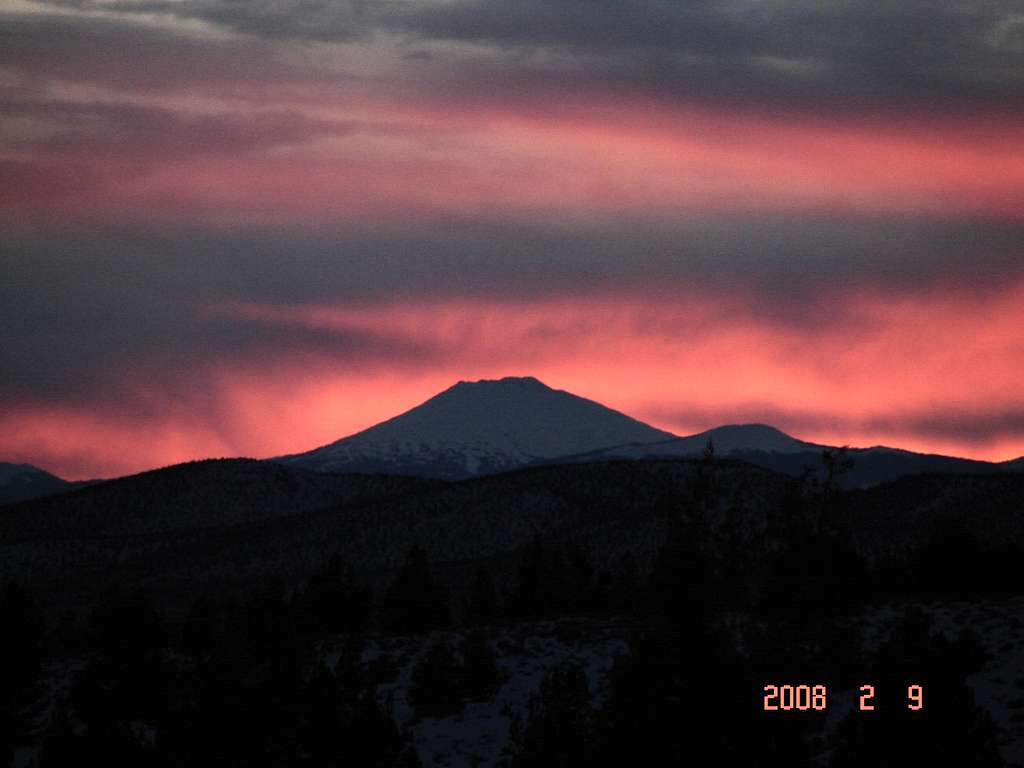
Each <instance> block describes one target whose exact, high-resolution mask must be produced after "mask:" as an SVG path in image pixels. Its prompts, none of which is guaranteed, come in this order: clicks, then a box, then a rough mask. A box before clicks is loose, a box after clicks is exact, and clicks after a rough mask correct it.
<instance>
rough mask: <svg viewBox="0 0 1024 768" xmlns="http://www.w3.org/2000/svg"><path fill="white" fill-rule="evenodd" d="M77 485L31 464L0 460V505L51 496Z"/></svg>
mask: <svg viewBox="0 0 1024 768" xmlns="http://www.w3.org/2000/svg"><path fill="white" fill-rule="evenodd" d="M77 485H78V484H76V483H69V482H68V481H67V480H62V479H61V478H59V477H57V476H56V475H51V474H50V473H49V472H46V471H45V470H42V469H39V467H33V466H32V465H31V464H9V463H7V462H3V461H0V505H2V504H12V503H14V502H16V501H23V500H25V499H36V498H39V497H41V496H50V495H52V494H54V493H61V492H63V491H67V490H71V489H72V488H75V487H77Z"/></svg>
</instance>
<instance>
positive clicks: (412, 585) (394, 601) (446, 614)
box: [381, 547, 451, 633]
mask: <svg viewBox="0 0 1024 768" xmlns="http://www.w3.org/2000/svg"><path fill="white" fill-rule="evenodd" d="M450 623H451V613H450V610H449V605H448V590H447V589H446V588H445V586H444V585H443V584H441V583H440V582H438V581H437V580H436V579H435V578H434V574H433V573H432V571H431V569H430V561H429V560H428V558H427V553H426V551H425V550H424V549H422V548H421V547H413V548H412V549H411V550H410V551H409V553H408V554H407V555H406V558H405V563H404V564H403V566H402V569H401V570H400V571H399V573H398V575H397V576H396V577H395V580H394V581H393V582H392V583H391V585H390V586H389V587H388V590H387V592H386V593H385V595H384V600H383V604H382V605H381V625H382V626H383V627H384V629H386V630H388V631H391V632H402V633H415V632H422V631H425V630H431V629H439V628H442V627H447V626H448V625H449V624H450Z"/></svg>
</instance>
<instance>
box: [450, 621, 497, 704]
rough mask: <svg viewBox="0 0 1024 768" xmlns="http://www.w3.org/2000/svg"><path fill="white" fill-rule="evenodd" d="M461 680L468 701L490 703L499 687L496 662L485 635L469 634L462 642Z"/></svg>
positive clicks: (479, 632) (480, 633)
mask: <svg viewBox="0 0 1024 768" xmlns="http://www.w3.org/2000/svg"><path fill="white" fill-rule="evenodd" d="M460 651H461V653H462V667H463V669H462V680H463V683H464V685H465V691H466V696H467V697H468V698H469V699H470V701H490V700H491V699H492V698H493V697H494V694H495V693H497V692H498V688H499V687H500V686H501V675H500V674H499V673H498V660H497V658H496V657H495V655H494V650H493V649H492V648H491V644H490V643H489V642H488V641H487V635H485V634H484V633H483V632H482V631H480V630H476V631H474V632H470V633H469V634H468V635H467V636H466V638H465V639H464V640H463V641H462V645H461V647H460Z"/></svg>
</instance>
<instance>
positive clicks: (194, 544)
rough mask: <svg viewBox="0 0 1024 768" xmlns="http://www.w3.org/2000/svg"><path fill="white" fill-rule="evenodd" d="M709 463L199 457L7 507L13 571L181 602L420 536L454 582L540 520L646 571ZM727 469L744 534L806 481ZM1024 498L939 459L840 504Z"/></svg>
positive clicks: (8, 560) (863, 506)
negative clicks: (417, 465) (364, 468)
mask: <svg viewBox="0 0 1024 768" xmlns="http://www.w3.org/2000/svg"><path fill="white" fill-rule="evenodd" d="M702 466H704V465H703V464H702V462H700V461H692V460H679V459H675V460H628V461H623V460H618V461H600V462H589V463H568V464H558V465H546V466H535V467H528V468H525V469H521V470H517V471H514V472H509V473H505V474H499V475H490V476H484V477H478V478H470V479H465V480H461V481H457V482H448V481H439V480H429V479H420V478H409V477H389V476H373V475H331V474H318V473H313V472H308V471H304V470H296V469H293V468H288V467H282V466H279V465H273V464H268V463H264V462H257V461H251V460H218V461H205V462H194V463H190V464H183V465H178V466H175V467H169V468H166V469H162V470H156V471H154V472H147V473H143V474H141V475H135V476H132V477H128V478H122V479H120V480H116V481H110V482H106V483H102V484H99V485H96V486H93V487H89V488H85V489H82V490H79V491H75V492H72V493H67V494H62V495H59V496H54V497H50V498H46V499H38V500H34V501H28V502H23V503H20V504H16V505H12V506H10V507H6V508H4V509H2V510H0V579H2V578H4V577H9V576H17V577H19V578H26V579H31V580H32V582H33V583H35V584H38V585H39V588H40V590H41V591H43V592H45V593H46V594H48V595H49V596H50V598H51V599H52V601H53V606H54V607H60V606H62V605H65V604H80V603H81V602H82V601H88V600H89V599H92V598H94V597H95V596H96V594H98V593H99V592H101V591H102V590H104V589H106V588H108V587H110V586H111V585H114V584H118V583H134V584H140V585H145V586H147V587H149V588H151V589H153V590H156V591H158V592H159V593H161V594H163V595H166V596H169V597H168V599H169V600H170V601H171V602H172V603H173V602H175V601H177V603H176V604H177V605H179V606H182V605H186V604H188V603H189V602H191V601H192V600H194V599H195V597H196V595H197V594H202V593H203V592H204V591H205V590H222V589H225V588H228V589H230V588H233V587H239V588H247V586H251V585H253V584H255V583H259V582H260V581H264V580H266V579H269V578H280V579H283V580H284V581H285V583H287V584H293V585H294V584H297V583H298V582H299V581H300V580H301V579H303V578H305V577H306V576H307V575H308V574H309V572H310V571H311V569H312V568H314V567H316V566H317V565H318V564H319V563H321V562H323V560H325V559H326V558H327V557H328V556H330V555H331V554H333V553H339V554H341V555H342V556H343V557H344V558H345V559H346V560H347V561H349V562H351V563H352V564H354V565H355V566H356V568H357V569H358V571H359V573H360V574H362V576H363V577H365V578H367V579H369V580H370V581H371V583H373V584H374V585H375V587H376V588H378V589H379V588H381V587H382V585H383V584H384V583H385V582H386V580H387V579H388V578H390V574H392V573H393V572H394V569H395V568H396V567H397V566H398V564H399V563H400V562H401V560H402V558H403V556H404V553H405V552H406V551H407V550H408V549H409V547H411V546H413V545H420V546H422V547H424V548H425V549H426V550H427V551H428V552H429V554H430V557H431V559H432V560H433V561H434V562H435V563H436V564H437V567H438V569H439V571H440V572H442V573H449V574H455V577H453V579H454V581H455V582H458V581H460V580H461V581H465V576H466V573H467V572H468V571H469V570H470V569H472V568H473V567H475V566H476V565H477V564H481V563H486V564H488V565H489V566H490V567H492V569H493V570H494V572H495V573H496V574H497V575H499V576H500V574H502V573H504V574H505V575H506V577H507V576H508V574H510V573H512V572H513V570H514V563H515V557H516V553H517V551H518V549H519V548H520V547H522V546H523V545H525V544H526V543H528V542H531V541H532V540H533V539H534V537H536V536H538V535H539V536H542V537H543V538H544V539H545V540H546V541H575V542H578V543H581V544H584V545H585V546H586V547H587V548H588V549H589V550H590V551H591V552H592V553H593V555H594V558H595V565H596V566H597V567H599V568H600V567H613V566H615V565H616V564H617V563H619V562H620V560H621V558H622V557H623V556H624V555H625V554H627V553H629V554H632V555H633V557H634V558H635V560H636V562H637V564H638V566H639V567H640V568H641V569H645V568H647V567H649V566H650V564H651V562H652V559H653V556H654V553H655V552H656V549H657V547H658V546H659V544H660V543H661V541H662V540H663V537H664V532H665V524H666V520H667V519H668V518H669V517H670V516H672V515H676V514H678V513H679V512H680V511H682V510H685V509H686V508H687V504H688V501H687V500H688V499H689V498H691V494H692V492H693V488H694V482H695V478H696V477H697V475H698V472H701V471H703V470H701V469H700V468H701V467H702ZM714 467H715V469H714V472H715V477H716V480H715V491H714V493H715V502H714V509H713V511H712V515H711V519H712V521H713V522H714V521H717V522H721V521H723V520H727V519H729V520H732V522H733V524H734V525H735V526H736V530H737V531H739V533H740V534H741V535H744V536H751V535H755V534H756V532H757V531H759V530H763V529H764V527H765V525H766V521H767V520H768V518H769V516H770V515H772V514H773V513H775V512H776V511H777V510H779V509H780V508H782V506H781V505H782V504H783V503H784V499H785V497H786V494H787V493H790V492H791V490H792V487H793V480H792V478H790V477H787V476H786V475H785V474H781V473H778V472H774V471H771V470H768V469H765V468H762V467H757V466H753V465H750V464H746V463H744V462H741V461H737V460H732V459H718V460H716V461H715V462H714ZM1022 499H1024V474H1020V473H1001V474H993V475H989V476H985V475H974V476H970V475H968V476H964V475H952V474H931V475H919V476H915V477H905V478H901V479H899V480H897V481H894V482H890V483H885V484H882V485H877V486H875V487H873V488H870V489H867V490H863V491H856V492H855V493H854V495H851V496H850V497H849V499H848V500H849V504H848V505H847V507H846V508H845V509H844V510H843V511H842V513H841V514H842V517H843V519H844V520H846V521H847V522H848V523H849V525H850V528H851V530H852V531H853V533H854V537H855V539H856V540H857V541H858V543H859V544H860V545H861V546H863V547H864V548H865V549H866V551H868V552H872V551H883V550H886V549H891V548H893V547H896V548H902V547H904V546H912V545H914V544H915V543H920V542H921V541H922V540H923V538H926V537H927V536H928V535H929V531H930V530H932V528H933V527H934V524H935V522H936V521H941V520H947V519H955V520H961V521H963V523H964V525H965V526H967V527H969V528H971V529H972V530H975V531H976V534H977V535H978V536H979V537H988V538H991V537H993V536H997V537H1000V538H1001V539H1002V538H1005V539H1006V540H1007V541H1012V540H1018V539H1020V538H1021V537H1024V517H1022V516H1021V512H1022V511H1024V508H1022V506H1021V505H1022Z"/></svg>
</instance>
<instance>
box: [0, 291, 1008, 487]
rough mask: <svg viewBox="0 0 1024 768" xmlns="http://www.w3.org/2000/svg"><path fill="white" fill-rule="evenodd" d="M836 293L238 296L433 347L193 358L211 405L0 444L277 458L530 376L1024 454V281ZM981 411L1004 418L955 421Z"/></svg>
mask: <svg viewBox="0 0 1024 768" xmlns="http://www.w3.org/2000/svg"><path fill="white" fill-rule="evenodd" d="M830 300H831V301H833V306H834V316H833V317H832V319H830V320H829V321H828V322H826V323H824V324H822V325H818V326H815V325H814V324H813V323H812V324H810V325H808V324H795V323H786V322H780V321H779V320H777V319H773V318H768V317H764V316H761V315H759V314H758V312H757V310H756V309H754V308H752V307H748V306H746V305H745V304H744V303H743V302H742V301H740V300H738V299H724V298H718V297H715V296H708V295H697V294H692V295H687V294H686V293H685V292H682V293H680V294H679V295H678V296H676V297H671V298H666V297H665V296H661V297H660V298H652V297H650V296H641V295H630V294H613V293H605V294H600V295H589V296H581V297H549V298H541V299H532V300H519V299H516V300H513V299H507V300H502V301H497V302H485V301H482V300H471V299H463V300H444V301H442V300H436V301H431V302H427V301H424V302H421V303H413V304H409V303H398V302H395V303H388V302H384V303H375V304H363V305H358V306H344V307H343V306H317V305H310V306H302V307H270V306H261V305H256V304H238V305H234V306H227V307H224V308H222V309H220V310H217V311H222V312H228V313H230V314H232V315H233V316H236V317H239V318H242V319H245V320H246V321H248V322H256V323H268V324H273V325H276V326H282V327H289V326H300V327H305V328H317V329H320V330H322V331H326V332H333V331H336V332H338V333H351V332H353V331H357V332H358V331H361V330H367V329H373V330H374V331H375V332H377V333H383V334H386V335H388V336H391V337H395V338H401V339H404V340H405V341H407V342H409V343H413V344H423V345H425V346H429V347H430V348H432V349H433V350H435V352H434V357H433V359H432V361H431V362H429V363H427V364H424V362H423V361H422V360H409V359H405V358H403V359H396V360H394V361H389V360H388V359H386V358H380V357H375V358H373V359H368V360H367V361H366V364H365V365H364V364H359V362H358V361H355V362H353V363H348V364H345V365H340V364H338V363H332V362H330V361H328V360H321V361H318V360H316V359H309V358H305V359H301V360H299V359H294V358H292V359H280V360H273V359H268V360H264V361H260V364H259V365H257V364H256V363H255V362H250V363H244V364H243V363H235V364H234V365H233V366H225V367H222V368H219V369H215V370H213V371H212V372H198V371H197V373H196V381H195V382H194V383H193V388H194V389H195V390H196V391H203V393H204V395H203V397H204V401H203V407H202V408H196V409H194V410H191V409H190V408H189V407H188V401H187V399H186V400H180V399H173V398H171V399H169V400H168V402H167V403H166V405H165V407H163V408H157V409H149V410H148V411H147V413H149V414H153V413H157V414H160V415H158V416H153V415H150V416H148V417H147V418H145V419H141V418H133V417H132V416H131V409H130V408H125V409H124V411H122V412H120V413H119V412H118V411H116V410H111V409H109V408H107V409H106V410H104V411H103V414H104V415H98V414H97V413H96V412H94V411H90V410H89V409H88V407H86V406H83V407H81V408H78V409H76V408H71V407H70V406H64V407H46V406H41V405H40V406H34V407H27V406H26V407H24V408H22V409H18V410H16V411H14V412H12V413H8V414H6V415H5V416H4V417H2V418H0V455H4V456H9V457H11V458H13V459H22V460H32V461H35V462H37V463H40V464H42V465H43V466H45V467H47V468H50V469H53V470H55V471H58V472H63V473H65V474H68V475H70V476H75V477H78V476H91V475H110V474H119V473H123V472H128V471H135V470H141V469H145V468H148V467H152V466H157V465H161V464H166V463H171V462H175V461H182V460H185V459H190V458H197V457H203V456H209V455H255V456H270V455H278V454H284V453H289V452H295V451H300V450H305V449H309V448H312V447H314V446H316V445H319V444H323V443H326V442H329V441H331V440H334V439H337V438H339V437H341V436H344V435H346V434H349V433H352V432H355V431H357V430H359V429H362V428H365V427H368V426H370V425H372V424H373V423H376V422H378V421H380V420H383V419H385V418H388V417H390V416H393V415H395V414H396V413H398V412H400V411H402V410H405V409H407V408H409V407H412V406H414V405H415V404H417V403H418V402H420V401H422V400H424V399H426V398H427V397H429V396H431V395H433V394H435V393H436V392H437V391H439V390H441V389H443V388H445V387H447V386H449V385H450V384H452V383H453V382H454V381H456V380H458V379H475V378H489V377H497V376H503V375H522V374H532V375H536V376H538V377H539V378H541V379H542V380H543V381H545V382H547V383H548V384H550V385H552V386H555V387H558V388H563V389H567V390H569V391H572V392H575V393H577V394H580V395H583V396H586V397H590V398H593V399H595V400H598V401H600V402H603V403H605V404H607V405H609V406H612V407H614V408H617V409H619V410H622V411H625V412H626V413H630V414H632V415H635V416H637V417H639V418H642V419H647V420H649V421H651V422H652V423H654V424H655V425H656V426H659V427H663V428H666V429H671V430H674V431H679V432H690V431H697V430H700V429H704V428H708V427H711V426H714V425H716V424H718V423H722V422H727V421H733V420H735V418H736V417H737V416H741V417H742V418H744V419H751V420H759V421H765V420H771V419H773V418H777V419H780V420H781V423H779V424H778V426H780V427H783V428H786V427H787V426H791V428H793V431H795V432H796V434H797V436H799V437H802V438H805V439H811V440H817V441H822V442H831V443H851V444H855V445H864V444H877V443H888V444H896V445H899V446H902V447H907V448H912V449H916V450H928V451H937V452H945V453H952V454H957V455H966V456H973V457H978V458H987V459H1005V458H1010V457H1014V456H1017V455H1021V454H1024V428H1021V427H1020V424H1019V423H1018V422H1017V421H1014V422H1013V423H1011V422H1010V421H1007V422H1006V429H1000V428H999V426H1000V425H999V423H998V417H997V419H996V421H995V422H993V419H992V414H996V415H998V414H999V413H1001V412H1005V413H1018V414H1019V413H1021V412H1024V397H1022V396H1021V393H1020V388H1019V373H1020V370H1021V368H1022V365H1024V339H1022V338H1021V336H1020V331H1019V329H1020V328H1021V327H1024V285H1011V286H1006V287H1005V288H1004V289H1003V290H1002V291H1001V292H999V293H998V294H994V295H990V296H987V297H978V296H965V295H958V294H956V293H952V292H949V291H938V290H936V291H934V292H932V293H929V294H923V295H920V296H917V297H905V298H894V297H892V296H887V295H883V294H879V293H874V294H868V293H865V294H860V295H856V296H847V297H845V298H844V297H842V296H836V297H834V298H833V299H830ZM144 375H145V372H140V376H144ZM158 392H159V390H157V393H158ZM151 396H153V397H157V396H158V394H152V395H151ZM167 397H171V396H167ZM178 397H181V396H178ZM185 397H186V398H187V396H185ZM751 404H753V405H751ZM754 406H756V407H754ZM758 410H760V412H761V413H762V414H763V416H762V418H758V416H757V411H758ZM800 414H804V418H797V417H798V416H799V415H800ZM807 414H811V415H812V416H813V418H808V417H807ZM921 414H924V416H921ZM943 414H948V420H949V424H950V429H948V430H945V429H943V428H942V426H943V424H942V422H943ZM972 414H978V415H979V419H980V418H982V417H984V418H987V419H988V421H987V422H984V423H987V424H988V426H987V427H984V428H981V427H979V429H974V430H971V429H966V428H964V429H962V430H959V428H958V426H957V425H960V427H963V426H964V425H965V424H966V422H965V419H969V418H971V415H972ZM787 421H788V422H790V424H787V423H786V422H787ZM979 423H980V422H979ZM1014 425H1016V426H1014ZM958 430H959V431H962V434H959V431H958Z"/></svg>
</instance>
